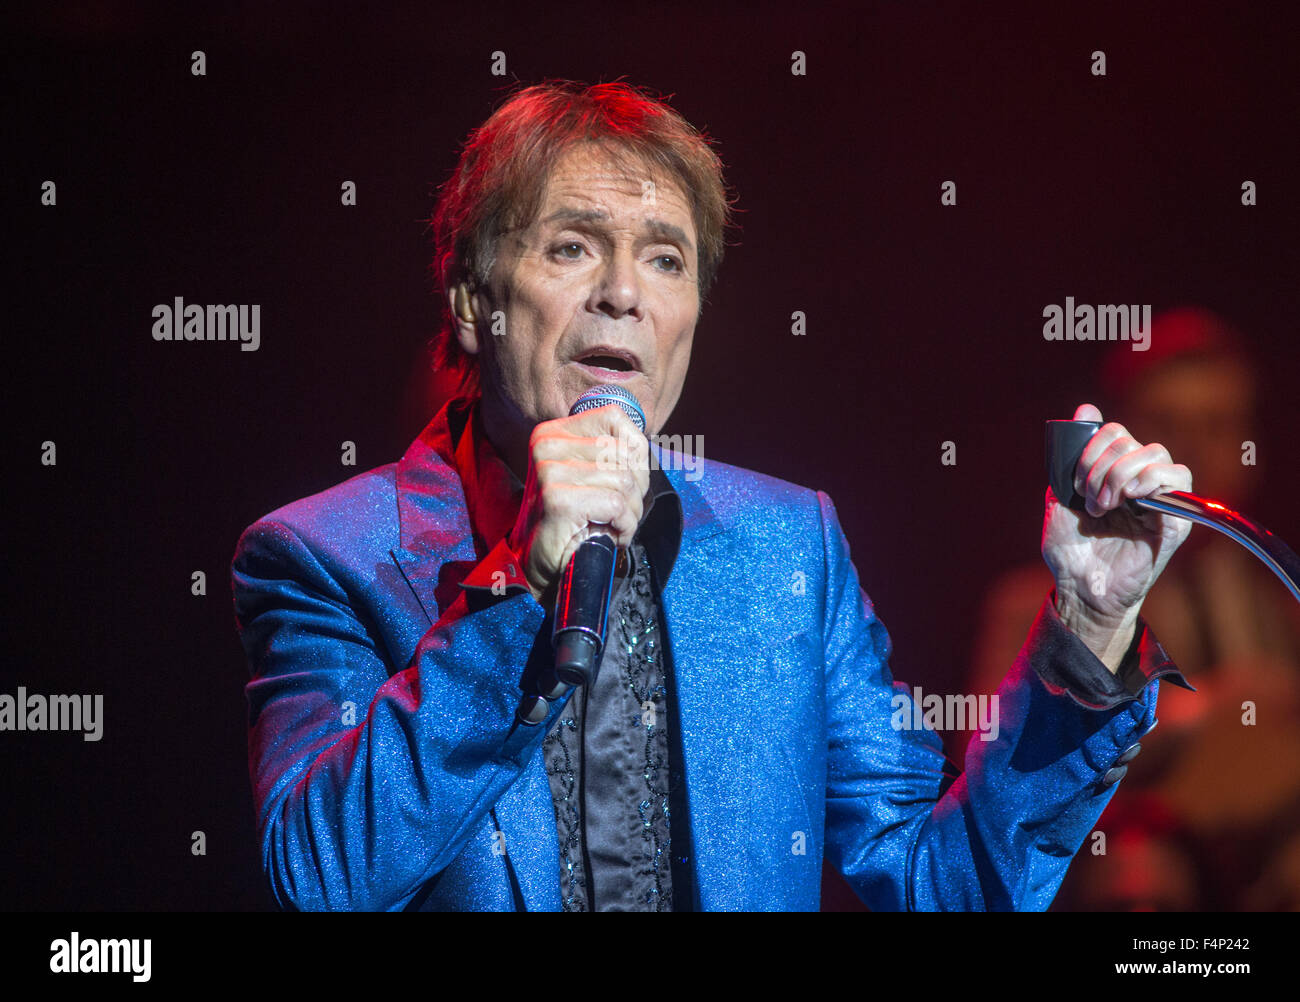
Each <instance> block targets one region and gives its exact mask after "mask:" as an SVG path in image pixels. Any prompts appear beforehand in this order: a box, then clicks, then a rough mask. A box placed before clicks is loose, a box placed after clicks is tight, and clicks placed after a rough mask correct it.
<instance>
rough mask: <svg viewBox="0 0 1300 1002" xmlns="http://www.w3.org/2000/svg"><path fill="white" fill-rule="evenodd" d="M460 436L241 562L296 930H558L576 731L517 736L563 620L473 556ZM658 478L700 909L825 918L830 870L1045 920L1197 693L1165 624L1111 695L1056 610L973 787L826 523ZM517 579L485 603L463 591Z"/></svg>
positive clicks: (263, 812)
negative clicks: (450, 912)
mask: <svg viewBox="0 0 1300 1002" xmlns="http://www.w3.org/2000/svg"><path fill="white" fill-rule="evenodd" d="M446 413H447V412H446V409H444V411H443V412H442V413H441V414H439V416H438V418H436V419H435V420H434V421H433V422H432V423H431V424H430V425H429V427H428V428H426V429H425V431H424V433H423V434H422V435H421V436H420V438H419V439H417V440H416V441H415V442H414V443H413V444H412V446H411V447H410V449H409V450H408V451H407V453H406V454H405V456H403V458H402V459H401V461H400V462H398V463H395V464H389V465H387V466H383V467H380V468H378V469H375V470H371V471H369V472H367V473H362V474H360V475H359V476H356V477H354V478H352V479H351V480H348V481H347V482H345V483H342V484H340V485H338V486H336V487H333V488H331V489H330V490H327V491H325V492H323V493H320V494H317V495H314V496H312V497H308V498H305V499H303V500H300V501H296V502H294V503H293V504H290V505H287V506H285V507H283V508H280V509H278V510H276V511H274V512H272V513H270V514H269V515H267V516H265V517H264V518H262V519H260V520H258V521H257V522H256V523H254V524H253V525H252V526H250V527H249V528H248V529H247V530H245V532H244V533H243V535H242V536H241V538H240V540H239V544H238V547H237V549H236V553H235V558H234V562H233V566H232V581H233V587H234V599H235V612H236V619H237V624H238V627H239V630H240V635H241V640H242V643H243V645H244V648H245V651H246V652H247V655H248V659H249V665H250V668H251V674H252V680H251V681H250V682H249V684H248V686H247V696H248V703H249V771H250V777H251V780H252V784H253V790H254V799H255V803H256V809H257V820H258V831H259V836H260V841H261V853H262V865H263V869H264V872H265V875H266V878H267V880H268V881H269V884H270V887H271V890H272V893H273V894H274V896H275V898H276V900H277V902H278V903H279V904H280V905H281V906H282V907H285V908H297V909H311V910H316V909H368V910H390V911H395V910H402V909H415V908H419V909H424V910H428V909H459V910H471V909H472V910H520V909H527V910H558V909H559V908H560V891H559V881H558V869H557V866H558V864H557V860H558V857H559V846H558V841H557V835H556V825H555V815H554V810H553V804H552V800H551V790H550V786H549V783H548V780H547V776H546V772H545V769H544V765H543V754H542V738H543V736H544V734H545V732H546V730H547V729H548V728H549V726H550V724H551V723H552V722H553V720H554V718H555V716H556V715H558V714H559V713H560V711H561V709H562V707H563V705H564V703H563V701H559V702H557V703H555V704H553V705H552V708H551V711H550V712H551V716H550V717H549V718H548V719H547V721H546V722H545V726H535V727H521V726H517V725H515V722H514V721H515V710H516V707H517V705H518V702H519V699H520V695H521V684H522V683H521V679H522V678H523V676H524V674H525V673H526V671H528V666H529V665H530V664H535V663H536V659H538V658H539V657H544V656H545V654H544V652H545V651H548V650H549V638H548V636H547V635H546V631H545V630H543V629H542V627H543V620H544V619H545V618H546V614H545V612H544V610H543V608H542V606H541V605H539V604H538V602H537V601H535V600H534V599H533V598H532V596H531V595H530V594H528V592H527V590H526V588H523V587H520V586H519V581H518V578H517V576H516V572H517V568H516V567H514V566H513V557H512V556H511V554H510V551H509V550H508V549H507V548H506V547H505V546H504V543H503V544H501V545H498V546H497V547H496V548H495V549H493V550H492V551H491V552H490V553H488V554H487V555H486V557H481V556H480V555H479V554H477V553H476V550H475V545H474V541H473V539H472V534H471V528H470V522H469V518H468V514H467V511H466V502H465V496H464V491H463V490H462V486H461V482H460V479H459V477H458V475H457V473H456V471H455V468H454V467H453V466H452V465H450V464H449V463H448V461H447V459H446V458H444V453H445V452H446V445H445V443H446V437H447V430H446V417H445V415H446ZM664 456H665V458H664V459H663V460H662V461H661V462H662V465H663V467H664V472H665V473H666V474H667V476H668V479H669V481H670V483H671V484H672V486H673V488H674V489H675V490H676V492H677V494H678V496H679V498H680V500H681V504H682V515H683V520H684V524H683V532H682V540H681V547H680V551H679V553H678V557H677V561H676V563H675V565H674V566H673V569H672V573H671V575H670V578H669V581H668V583H667V586H666V588H665V589H664V592H663V596H662V603H663V605H662V608H663V615H664V619H665V622H666V624H667V626H666V640H667V643H668V644H669V645H670V649H671V664H672V665H673V671H674V677H675V682H676V694H677V700H678V715H679V725H680V737H681V742H682V752H683V760H684V766H685V773H686V781H687V796H688V815H689V827H690V834H691V841H690V847H689V863H690V868H691V872H692V873H693V877H694V898H695V902H694V903H695V907H697V908H701V909H708V910H717V909H744V910H758V909H813V910H815V909H816V908H817V907H818V903H819V895H820V882H821V869H822V859H823V856H825V857H826V858H827V859H829V860H830V862H831V863H832V864H833V865H834V866H836V867H837V868H838V869H839V870H840V872H841V873H843V874H844V876H845V877H846V879H847V880H848V882H849V884H850V885H851V886H852V887H853V888H854V889H855V890H856V892H857V893H858V895H859V896H860V897H861V898H862V899H863V900H864V901H865V902H866V903H867V904H868V905H869V906H870V907H872V908H873V909H898V910H902V909H911V910H931V909H1043V908H1046V907H1047V906H1048V905H1049V904H1050V903H1051V901H1052V898H1053V896H1054V895H1055V893H1056V890H1057V887H1058V886H1059V884H1060V882H1061V880H1062V878H1063V877H1064V875H1065V870H1066V867H1067V866H1068V865H1069V863H1070V860H1071V858H1072V857H1073V855H1074V853H1075V852H1076V851H1077V850H1078V848H1079V846H1080V844H1081V843H1082V841H1083V839H1084V838H1085V836H1086V835H1087V834H1088V833H1089V832H1090V831H1091V830H1092V827H1093V825H1094V823H1095V822H1096V820H1097V818H1098V816H1099V815H1100V813H1101V811H1102V808H1103V807H1105V805H1106V803H1107V802H1108V801H1109V799H1110V797H1111V795H1112V794H1113V793H1114V788H1115V782H1116V780H1117V779H1118V778H1119V776H1121V775H1122V774H1123V772H1124V768H1125V767H1124V766H1123V765H1122V762H1124V761H1127V758H1129V757H1131V755H1132V754H1134V752H1133V751H1132V749H1133V746H1134V745H1135V744H1136V741H1137V739H1138V738H1139V737H1140V736H1141V735H1142V734H1144V733H1145V732H1146V731H1148V730H1149V729H1150V728H1151V727H1153V726H1154V725H1155V707H1156V693H1157V689H1158V686H1159V682H1158V681H1157V679H1158V678H1159V677H1160V676H1161V675H1165V674H1173V676H1174V678H1173V680H1174V681H1178V682H1180V683H1181V682H1182V680H1181V677H1180V676H1178V675H1177V673H1176V668H1175V667H1174V666H1173V665H1172V663H1170V662H1169V660H1168V658H1167V656H1166V655H1165V653H1164V651H1163V649H1162V648H1161V647H1160V645H1159V643H1158V642H1157V641H1156V640H1155V638H1154V636H1153V635H1152V634H1151V633H1150V631H1149V630H1148V629H1147V628H1146V627H1145V624H1143V623H1141V622H1140V623H1139V637H1138V640H1137V641H1135V645H1134V648H1133V649H1132V650H1131V651H1130V654H1129V657H1128V659H1126V667H1125V668H1124V669H1122V670H1121V672H1120V675H1119V677H1118V678H1116V677H1115V676H1112V675H1111V674H1110V673H1109V672H1107V671H1106V670H1105V668H1104V667H1103V666H1102V665H1101V663H1100V662H1099V661H1098V660H1097V659H1096V658H1095V657H1094V656H1093V655H1092V653H1091V652H1090V651H1088V649H1087V648H1086V647H1085V646H1084V645H1083V644H1082V642H1081V641H1079V640H1078V638H1077V637H1075V636H1074V635H1073V634H1071V633H1070V632H1069V631H1067V630H1066V629H1065V628H1064V626H1063V625H1062V624H1061V622H1060V619H1059V617H1058V616H1057V615H1056V613H1055V610H1054V608H1053V606H1052V603H1051V601H1050V600H1049V601H1046V602H1045V603H1044V606H1043V610H1042V612H1041V613H1040V615H1039V617H1038V620H1037V622H1036V623H1035V625H1034V628H1033V630H1032V632H1031V634H1030V636H1029V639H1028V640H1027V641H1026V644H1025V646H1024V648H1023V649H1022V651H1021V653H1020V655H1019V657H1018V658H1017V660H1016V662H1015V664H1014V665H1013V666H1012V667H1011V670H1010V671H1009V673H1008V675H1007V677H1006V679H1005V680H1004V682H1003V684H1002V686H1001V689H1000V690H999V703H1000V705H999V709H1000V716H999V734H998V737H997V739H996V740H994V741H988V742H986V741H982V740H979V738H978V737H976V738H975V739H973V740H972V741H971V742H970V746H969V749H968V751H967V754H966V762H965V771H964V773H963V774H962V775H961V776H960V777H959V778H956V779H955V781H954V780H953V778H952V772H953V770H952V769H951V767H950V768H949V770H948V775H945V769H944V766H945V759H944V757H943V755H942V752H941V745H940V742H939V739H938V738H937V736H936V735H935V734H934V733H933V732H932V731H929V730H926V729H897V728H896V727H895V726H892V725H891V719H894V718H895V716H896V714H895V707H894V704H893V702H892V700H893V698H894V697H895V695H896V694H900V693H901V694H907V693H908V691H909V690H908V689H907V687H906V686H904V685H903V684H902V683H895V682H894V681H893V679H892V677H891V675H890V671H889V666H888V659H889V654H890V640H889V637H888V634H887V633H886V631H885V627H884V626H883V625H882V624H881V622H880V620H879V619H877V618H876V616H875V613H874V611H873V609H872V605H871V602H870V600H869V599H868V598H867V597H866V595H865V594H864V593H863V592H862V591H861V590H860V587H859V582H858V575H857V571H856V570H855V568H854V566H853V564H852V563H851V562H850V560H849V548H848V544H847V542H846V541H845V538H844V534H843V532H842V531H841V529H840V525H839V522H838V520H837V517H836V512H835V508H834V506H833V505H832V504H831V501H830V498H829V497H827V496H826V495H825V494H823V493H821V492H819V491H813V490H809V489H807V488H803V487H797V486H794V485H792V484H788V483H785V482H782V481H779V480H775V479H773V478H770V477H766V476H762V475H760V474H757V473H753V472H750V471H747V470H742V469H738V468H736V467H731V466H727V465H724V464H721V463H716V462H713V461H712V460H710V461H708V462H707V463H706V464H705V465H704V475H703V477H702V478H701V479H698V480H696V481H691V480H687V479H686V478H685V475H684V474H683V472H682V471H681V468H680V465H678V464H674V463H673V462H672V461H671V456H670V455H669V454H667V453H665V454H664ZM467 572H468V576H467ZM493 575H496V577H495V578H493ZM502 575H505V577H506V578H509V579H510V580H511V581H512V587H510V588H509V589H508V590H507V592H506V594H504V595H498V596H495V597H494V600H492V601H486V602H485V601H479V600H476V599H475V596H477V595H482V594H483V593H484V592H483V591H480V590H476V589H472V588H462V587H460V584H461V583H462V581H464V582H466V583H468V584H473V583H474V582H478V583H479V584H483V583H484V582H486V581H487V580H489V579H493V580H503V579H504V578H502ZM796 582H797V584H796ZM1081 678H1084V679H1086V678H1091V679H1092V680H1093V681H1092V682H1091V683H1089V682H1084V683H1080V682H1079V680H1080V679H1081ZM1121 680H1123V681H1121ZM1107 687H1109V691H1104V690H1106V689H1107ZM1080 691H1083V692H1085V693H1086V694H1087V695H1085V696H1084V697H1083V698H1080V697H1078V696H1076V695H1075V694H1076V693H1078V692H1080ZM1099 691H1100V695H1098V693H1099ZM905 698H907V699H910V698H911V697H910V696H905Z"/></svg>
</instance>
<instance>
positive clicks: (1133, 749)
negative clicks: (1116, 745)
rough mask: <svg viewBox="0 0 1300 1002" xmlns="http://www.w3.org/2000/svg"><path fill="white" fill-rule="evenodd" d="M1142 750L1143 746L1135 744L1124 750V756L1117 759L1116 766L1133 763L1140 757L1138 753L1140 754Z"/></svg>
mask: <svg viewBox="0 0 1300 1002" xmlns="http://www.w3.org/2000/svg"><path fill="white" fill-rule="evenodd" d="M1141 750H1142V746H1141V745H1140V744H1137V743H1136V742H1134V743H1133V744H1132V745H1130V746H1129V747H1128V748H1126V749H1124V754H1123V755H1121V756H1120V757H1119V758H1117V759H1115V764H1116V765H1127V764H1128V763H1129V762H1132V761H1133V760H1134V759H1135V758H1137V757H1138V752H1140V751H1141Z"/></svg>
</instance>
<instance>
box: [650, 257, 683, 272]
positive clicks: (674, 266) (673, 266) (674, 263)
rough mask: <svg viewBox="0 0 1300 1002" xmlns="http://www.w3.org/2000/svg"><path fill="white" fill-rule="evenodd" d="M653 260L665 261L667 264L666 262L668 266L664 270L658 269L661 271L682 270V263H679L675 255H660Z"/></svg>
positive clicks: (679, 260)
mask: <svg viewBox="0 0 1300 1002" xmlns="http://www.w3.org/2000/svg"><path fill="white" fill-rule="evenodd" d="M655 260H656V261H667V262H668V266H667V267H666V268H663V267H661V268H660V270H661V271H681V270H682V262H681V259H680V258H678V257H677V256H676V255H673V254H660V255H658V256H657V257H656V258H655Z"/></svg>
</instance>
